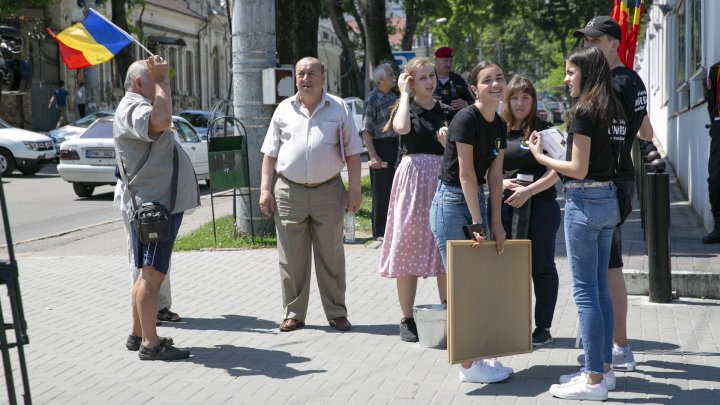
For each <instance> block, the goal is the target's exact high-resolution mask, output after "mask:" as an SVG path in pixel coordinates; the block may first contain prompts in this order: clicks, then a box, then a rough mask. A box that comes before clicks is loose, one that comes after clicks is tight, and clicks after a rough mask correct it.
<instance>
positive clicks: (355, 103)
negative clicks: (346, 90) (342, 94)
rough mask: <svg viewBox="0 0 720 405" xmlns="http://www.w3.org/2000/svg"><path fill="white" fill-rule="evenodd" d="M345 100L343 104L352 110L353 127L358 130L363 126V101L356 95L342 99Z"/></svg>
mask: <svg viewBox="0 0 720 405" xmlns="http://www.w3.org/2000/svg"><path fill="white" fill-rule="evenodd" d="M343 100H344V101H345V104H347V105H348V107H350V112H352V115H353V118H354V119H355V128H357V130H358V132H360V130H361V129H362V127H363V114H365V102H364V101H362V100H361V99H360V98H358V97H347V98H344V99H343Z"/></svg>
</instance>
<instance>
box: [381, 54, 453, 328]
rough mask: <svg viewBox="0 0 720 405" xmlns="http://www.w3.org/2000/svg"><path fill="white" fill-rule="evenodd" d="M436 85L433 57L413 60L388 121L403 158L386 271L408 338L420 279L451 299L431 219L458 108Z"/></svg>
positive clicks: (385, 250) (387, 244) (390, 216)
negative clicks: (433, 282) (441, 97)
mask: <svg viewBox="0 0 720 405" xmlns="http://www.w3.org/2000/svg"><path fill="white" fill-rule="evenodd" d="M436 86H437V78H436V77H435V65H434V63H433V62H432V60H430V59H428V58H414V59H412V60H410V61H409V62H408V63H407V65H406V66H405V71H404V72H403V73H402V74H401V75H400V77H399V78H398V87H399V88H400V99H398V101H397V103H396V104H395V106H394V107H393V111H392V113H391V115H390V117H391V118H390V122H388V127H389V126H390V125H392V128H393V129H394V130H395V132H397V133H398V135H400V151H399V155H400V157H401V159H400V163H399V165H398V167H397V171H396V173H395V177H394V178H393V185H392V191H391V193H390V207H389V209H388V218H387V227H386V229H385V237H384V241H383V246H382V255H381V258H380V274H381V275H382V276H383V277H388V278H395V279H396V280H397V290H398V298H399V301H400V309H401V311H402V319H401V321H400V339H401V340H403V341H405V342H417V341H418V336H417V328H416V326H415V320H414V319H413V313H412V308H413V305H414V303H415V292H416V290H417V280H418V277H423V278H426V277H437V283H438V291H439V294H440V301H441V302H445V300H446V290H447V286H446V282H447V278H446V275H445V269H444V267H443V263H442V259H441V257H440V252H439V251H438V248H437V246H436V244H435V239H434V238H433V235H432V233H431V232H430V221H429V218H430V205H431V204H432V199H433V196H434V195H435V190H436V189H437V184H438V175H439V174H440V169H441V167H442V161H443V153H444V147H445V141H446V139H447V126H448V124H449V122H450V120H451V118H452V115H453V109H452V108H451V107H449V106H447V105H444V104H442V103H440V102H439V101H436V100H435V99H434V98H433V93H434V92H435V87H436Z"/></svg>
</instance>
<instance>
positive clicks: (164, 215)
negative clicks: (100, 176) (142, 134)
mask: <svg viewBox="0 0 720 405" xmlns="http://www.w3.org/2000/svg"><path fill="white" fill-rule="evenodd" d="M150 148H152V143H150ZM148 156H150V153H148ZM118 157H119V159H120V174H122V178H123V181H124V182H125V192H127V193H130V201H131V202H132V207H133V212H132V215H131V216H130V222H131V223H132V226H133V228H134V229H135V233H136V234H137V237H138V239H139V240H140V242H141V243H142V244H144V245H148V244H150V243H162V242H167V241H168V239H170V215H172V211H173V209H175V198H176V195H177V181H178V152H177V145H175V141H173V174H172V183H171V186H170V193H171V195H170V207H165V206H164V205H162V204H160V203H158V202H154V201H151V202H143V203H142V205H140V207H139V208H138V206H137V202H136V201H135V196H134V195H133V193H132V191H131V190H130V181H129V179H128V177H127V173H126V172H125V164H124V163H123V161H122V157H120V154H118Z"/></svg>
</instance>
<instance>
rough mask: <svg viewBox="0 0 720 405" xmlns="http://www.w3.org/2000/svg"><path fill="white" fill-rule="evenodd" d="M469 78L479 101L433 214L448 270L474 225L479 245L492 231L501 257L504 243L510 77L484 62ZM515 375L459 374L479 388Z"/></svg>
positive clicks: (463, 115) (476, 369) (499, 371)
mask: <svg viewBox="0 0 720 405" xmlns="http://www.w3.org/2000/svg"><path fill="white" fill-rule="evenodd" d="M468 78H469V80H468V82H469V83H470V92H471V93H472V94H473V95H474V97H475V99H476V101H475V103H473V104H472V105H469V106H467V107H465V108H463V109H462V110H460V111H459V112H458V113H457V115H456V116H455V118H454V119H453V121H452V122H451V123H450V128H449V138H448V142H447V145H446V146H445V156H444V157H443V171H442V174H441V175H440V184H439V185H438V188H437V192H436V193H435V198H434V199H433V203H432V208H431V209H430V227H431V229H432V232H433V235H434V236H435V242H436V243H437V246H438V248H439V249H440V254H441V255H442V258H443V264H444V265H445V266H447V254H446V244H447V241H448V240H457V239H466V237H465V235H464V231H463V228H464V227H466V226H467V225H469V224H473V225H475V224H478V225H482V226H484V231H483V230H482V229H483V228H482V227H480V228H479V230H480V231H479V232H473V233H472V234H471V235H469V236H471V237H473V239H475V240H476V241H478V242H481V241H482V240H484V239H485V235H489V232H490V230H492V233H493V236H494V239H495V241H496V246H497V252H498V254H501V253H502V251H503V246H504V244H505V230H504V229H503V226H502V222H501V220H500V204H501V199H502V175H503V171H502V164H503V163H502V162H503V155H504V153H505V147H506V141H507V134H506V126H505V122H504V121H503V120H502V118H500V116H499V115H498V114H497V112H496V111H497V108H498V105H499V104H500V101H501V100H502V97H503V94H504V92H505V86H506V81H505V74H504V72H503V69H502V67H500V65H498V64H497V63H495V62H490V61H484V62H480V63H479V64H478V65H477V66H475V68H474V69H473V70H472V72H470V75H469V76H468ZM486 174H487V179H488V183H489V184H488V185H489V186H490V204H491V208H492V212H493V215H492V222H491V224H490V225H491V226H490V227H489V228H488V221H487V210H486V204H485V193H484V192H483V185H484V184H485V177H486ZM510 373H512V369H511V368H509V367H503V366H502V364H500V363H499V362H498V361H496V360H480V361H474V362H472V361H469V362H464V363H462V364H461V367H460V371H459V374H460V380H461V381H468V382H479V383H493V382H498V381H502V380H505V379H506V378H508V376H509V375H510Z"/></svg>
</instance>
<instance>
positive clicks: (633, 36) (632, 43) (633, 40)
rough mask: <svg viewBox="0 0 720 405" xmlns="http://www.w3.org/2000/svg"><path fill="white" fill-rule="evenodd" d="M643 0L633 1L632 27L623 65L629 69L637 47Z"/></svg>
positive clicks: (633, 60) (643, 5) (633, 63)
mask: <svg viewBox="0 0 720 405" xmlns="http://www.w3.org/2000/svg"><path fill="white" fill-rule="evenodd" d="M644 8H645V0H636V1H635V13H634V14H633V22H632V28H631V30H630V32H629V33H628V46H627V59H626V61H625V66H627V67H629V68H630V69H632V68H633V66H634V65H635V48H636V47H637V40H638V33H639V32H640V19H641V18H642V13H643V9H644Z"/></svg>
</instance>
